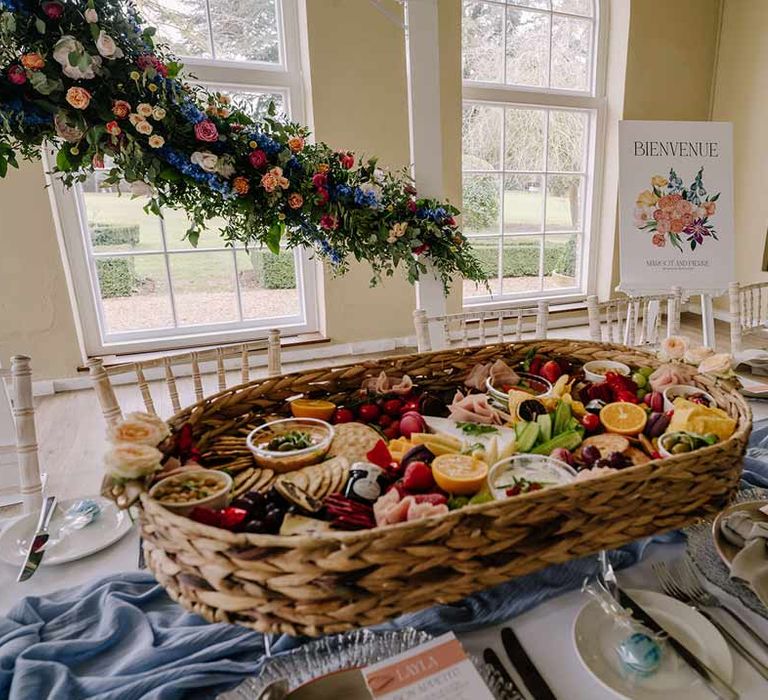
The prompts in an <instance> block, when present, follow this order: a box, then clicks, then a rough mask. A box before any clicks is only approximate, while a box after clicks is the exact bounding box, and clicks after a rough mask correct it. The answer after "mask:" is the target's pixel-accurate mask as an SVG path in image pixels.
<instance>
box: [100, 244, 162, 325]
mask: <svg viewBox="0 0 768 700" xmlns="http://www.w3.org/2000/svg"><path fill="white" fill-rule="evenodd" d="M96 273H97V275H98V278H99V294H100V297H101V300H102V301H101V303H102V307H103V311H104V325H105V326H106V328H105V331H106V332H107V333H120V332H124V331H136V330H145V329H147V328H164V327H165V328H170V327H173V312H172V310H171V300H170V297H169V294H168V277H167V275H166V271H165V262H164V261H163V256H162V255H126V256H121V257H103V258H102V257H99V258H96Z"/></svg>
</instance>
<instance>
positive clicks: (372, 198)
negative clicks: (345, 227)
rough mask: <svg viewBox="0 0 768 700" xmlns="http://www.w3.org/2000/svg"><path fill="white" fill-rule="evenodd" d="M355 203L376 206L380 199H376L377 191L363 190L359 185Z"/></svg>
mask: <svg viewBox="0 0 768 700" xmlns="http://www.w3.org/2000/svg"><path fill="white" fill-rule="evenodd" d="M354 196H355V204H357V206H358V207H375V206H376V205H377V204H378V203H379V200H378V199H376V193H375V192H374V191H373V190H368V191H367V192H366V191H365V190H361V189H360V188H359V187H355V195H354Z"/></svg>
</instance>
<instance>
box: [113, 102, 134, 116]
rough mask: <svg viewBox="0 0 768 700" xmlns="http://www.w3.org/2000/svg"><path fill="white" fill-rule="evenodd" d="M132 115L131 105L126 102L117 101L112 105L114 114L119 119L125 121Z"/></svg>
mask: <svg viewBox="0 0 768 700" xmlns="http://www.w3.org/2000/svg"><path fill="white" fill-rule="evenodd" d="M130 113H131V105H130V103H129V102H126V101H125V100H115V101H114V102H113V103H112V114H114V115H115V116H116V117H117V118H118V119H125V118H126V117H127V116H128V115H129V114H130Z"/></svg>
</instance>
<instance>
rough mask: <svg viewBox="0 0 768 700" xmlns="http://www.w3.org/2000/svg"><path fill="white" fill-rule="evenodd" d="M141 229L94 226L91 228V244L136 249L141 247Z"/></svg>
mask: <svg viewBox="0 0 768 700" xmlns="http://www.w3.org/2000/svg"><path fill="white" fill-rule="evenodd" d="M140 234H141V229H140V228H139V227H138V226H121V225H119V224H93V225H92V226H91V242H92V243H93V245H94V247H96V246H113V245H128V246H130V247H131V248H135V247H136V246H137V245H139V237H140Z"/></svg>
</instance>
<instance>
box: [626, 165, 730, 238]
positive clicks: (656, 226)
mask: <svg viewBox="0 0 768 700" xmlns="http://www.w3.org/2000/svg"><path fill="white" fill-rule="evenodd" d="M703 173H704V168H703V167H702V168H699V172H698V173H696V177H695V178H694V181H693V182H692V183H691V184H690V186H688V187H685V186H684V185H683V181H682V179H681V178H680V176H679V175H678V174H677V173H676V172H675V171H674V169H670V171H669V177H668V178H667V177H664V176H663V175H654V176H653V177H652V178H651V187H650V189H647V190H643V191H642V192H641V193H640V194H639V195H638V196H637V200H636V201H635V212H634V218H635V226H636V227H637V228H638V229H639V230H641V231H648V232H650V233H652V234H653V235H652V237H651V242H652V243H653V245H655V246H657V247H659V248H663V247H664V246H666V245H667V240H669V241H670V242H671V243H672V245H673V246H675V248H677V249H678V250H679V251H680V252H683V244H684V243H688V244H689V245H690V248H691V250H696V247H697V246H700V245H703V244H704V241H705V240H707V239H710V238H711V239H713V240H715V241H717V240H719V239H718V237H717V230H716V229H715V227H714V225H713V224H712V223H711V219H712V217H713V216H714V215H715V212H716V211H717V204H716V202H717V200H718V198H719V197H720V193H719V192H718V193H717V194H714V195H709V194H707V190H706V189H705V187H704V178H703Z"/></svg>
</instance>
